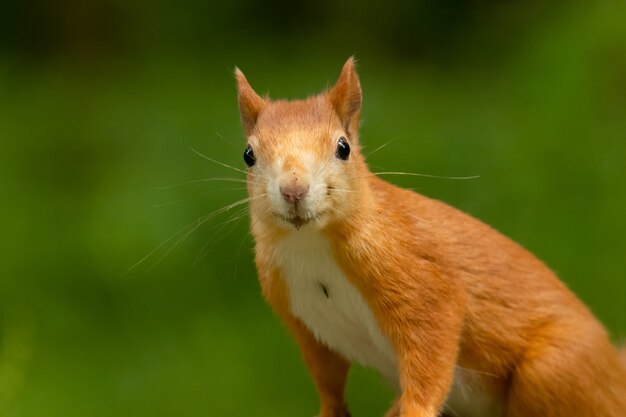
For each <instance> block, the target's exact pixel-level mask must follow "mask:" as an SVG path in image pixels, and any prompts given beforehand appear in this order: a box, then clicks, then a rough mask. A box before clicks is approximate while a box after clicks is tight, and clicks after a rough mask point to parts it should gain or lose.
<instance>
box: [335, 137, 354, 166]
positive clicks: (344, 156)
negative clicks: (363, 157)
mask: <svg viewBox="0 0 626 417" xmlns="http://www.w3.org/2000/svg"><path fill="white" fill-rule="evenodd" d="M335 156H337V158H339V159H341V160H342V161H347V160H348V157H349V156H350V145H348V141H347V140H346V138H344V137H343V136H342V137H340V138H339V141H338V142H337V151H336V152H335Z"/></svg>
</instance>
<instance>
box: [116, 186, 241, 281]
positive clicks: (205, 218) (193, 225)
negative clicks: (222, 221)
mask: <svg viewBox="0 0 626 417" xmlns="http://www.w3.org/2000/svg"><path fill="white" fill-rule="evenodd" d="M250 200H251V199H250V198H244V199H242V200H238V201H235V202H234V203H231V204H228V205H226V206H224V207H222V208H219V209H217V210H215V211H213V212H211V213H208V214H206V215H204V216H202V217H200V218H198V219H196V220H194V221H193V222H191V223H189V224H188V225H186V226H184V227H182V228H181V229H180V230H179V231H177V232H176V233H174V234H173V235H172V236H170V237H168V238H167V239H166V240H165V241H163V242H162V243H160V244H159V245H158V246H157V247H155V248H154V249H152V250H151V251H150V252H148V254H146V255H145V256H144V257H143V258H141V259H140V260H139V261H137V262H135V263H134V264H133V265H132V266H131V267H130V268H128V269H127V270H126V271H125V272H124V273H123V274H122V276H124V275H126V274H128V273H129V272H130V271H132V270H133V269H135V268H136V267H138V266H139V265H141V264H142V263H143V262H145V261H146V260H147V259H148V258H150V257H151V256H152V255H154V254H155V253H156V252H157V251H158V250H159V249H161V248H162V247H164V246H165V245H167V244H168V243H169V242H170V241H172V240H173V239H174V238H176V237H177V236H179V235H180V234H181V233H183V232H185V230H187V229H189V228H191V230H189V231H188V232H186V233H185V234H184V235H183V236H182V237H181V238H180V239H178V240H177V241H176V242H175V243H174V245H173V246H172V247H170V248H169V249H168V250H167V251H166V252H165V254H164V255H163V256H161V258H159V260H158V261H157V262H156V263H155V264H154V265H152V266H151V267H150V268H149V269H148V271H150V270H151V269H152V268H154V267H155V266H156V265H157V264H158V263H159V262H161V261H162V260H163V258H165V256H167V254H169V253H170V252H171V251H172V250H173V249H174V248H175V247H176V246H178V244H179V243H180V242H182V241H183V240H184V239H185V238H186V237H187V236H189V235H190V234H191V233H192V232H193V231H194V230H196V229H197V228H198V227H200V226H201V225H203V224H204V223H206V222H207V221H208V220H210V219H211V218H213V217H215V216H216V215H218V214H220V213H223V212H225V211H228V210H230V209H232V208H234V207H237V206H240V205H242V204H245V203H247V202H248V201H250Z"/></svg>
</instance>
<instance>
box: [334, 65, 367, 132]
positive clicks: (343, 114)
mask: <svg viewBox="0 0 626 417" xmlns="http://www.w3.org/2000/svg"><path fill="white" fill-rule="evenodd" d="M328 98H329V100H330V102H331V104H332V105H333V108H334V109H335V112H336V113H337V115H338V116H339V119H340V120H341V124H342V125H343V126H344V129H346V131H347V133H348V134H350V135H353V134H355V133H356V130H357V129H358V127H359V116H360V115H361V102H362V99H363V98H362V93H361V83H360V82H359V75H358V74H357V72H356V68H355V59H354V57H350V58H348V60H347V61H346V63H345V64H344V65H343V68H342V70H341V74H340V75H339V79H337V82H336V83H335V85H334V86H333V88H331V89H330V91H329V92H328Z"/></svg>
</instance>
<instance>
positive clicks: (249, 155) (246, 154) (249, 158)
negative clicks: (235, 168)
mask: <svg viewBox="0 0 626 417" xmlns="http://www.w3.org/2000/svg"><path fill="white" fill-rule="evenodd" d="M243 160H244V161H245V162H246V165H248V167H251V166H252V165H254V164H255V163H256V158H255V157H254V152H253V151H252V145H250V144H248V146H246V150H245V151H243Z"/></svg>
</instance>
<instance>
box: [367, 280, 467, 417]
mask: <svg viewBox="0 0 626 417" xmlns="http://www.w3.org/2000/svg"><path fill="white" fill-rule="evenodd" d="M429 272H430V276H426V277H424V276H423V275H422V277H423V279H424V281H425V282H426V283H427V285H421V284H422V282H415V280H414V279H412V280H411V278H410V277H399V278H398V279H399V280H401V282H403V283H404V284H405V288H403V290H404V291H401V292H394V296H393V297H389V296H385V294H387V292H386V289H385V288H384V286H383V287H381V288H377V289H375V292H373V293H374V294H378V295H379V296H381V295H382V297H377V298H378V302H376V301H375V300H372V301H374V303H373V304H374V305H376V306H377V312H376V313H377V316H378V318H379V322H380V324H381V326H382V327H383V328H384V330H385V332H386V333H387V335H388V337H389V338H390V340H391V342H392V344H393V345H394V348H395V351H396V358H397V364H398V365H397V366H398V373H399V377H400V388H401V395H400V398H399V399H398V402H397V404H396V407H397V408H396V410H397V412H399V414H398V415H399V416H400V417H437V416H438V415H439V413H440V412H441V410H442V408H443V406H444V403H445V400H446V398H447V395H448V392H449V391H450V388H451V387H452V383H453V381H454V370H455V365H456V360H457V355H458V351H459V342H460V337H461V331H462V324H463V312H464V308H465V307H464V295H463V292H462V291H459V289H457V288H455V287H454V285H452V284H451V283H449V282H447V281H446V280H444V279H442V278H441V277H440V276H439V275H437V274H436V272H435V271H434V270H431V271H429ZM380 300H382V303H381V301H380ZM383 303H384V304H383ZM390 412H391V410H390ZM392 415H393V414H392Z"/></svg>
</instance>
